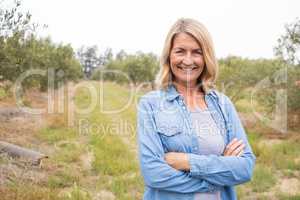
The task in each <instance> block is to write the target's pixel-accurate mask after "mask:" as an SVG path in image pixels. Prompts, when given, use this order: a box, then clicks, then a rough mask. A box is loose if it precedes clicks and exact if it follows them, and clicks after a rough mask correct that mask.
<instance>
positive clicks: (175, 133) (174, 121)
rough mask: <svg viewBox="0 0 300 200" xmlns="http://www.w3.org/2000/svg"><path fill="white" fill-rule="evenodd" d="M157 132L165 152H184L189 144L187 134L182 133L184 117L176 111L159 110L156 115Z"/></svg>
mask: <svg viewBox="0 0 300 200" xmlns="http://www.w3.org/2000/svg"><path fill="white" fill-rule="evenodd" d="M156 125H157V132H158V134H159V135H160V138H161V140H162V143H163V147H164V150H165V152H171V151H173V152H186V151H187V149H188V146H190V145H191V143H190V139H189V136H188V135H187V134H184V119H183V118H182V117H181V116H180V115H178V113H177V114H176V113H164V112H160V113H159V114H157V115H156Z"/></svg>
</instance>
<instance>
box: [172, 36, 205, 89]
mask: <svg viewBox="0 0 300 200" xmlns="http://www.w3.org/2000/svg"><path fill="white" fill-rule="evenodd" d="M170 66H171V71H172V73H173V77H174V81H175V82H176V83H178V84H180V85H184V86H185V87H193V86H196V84H197V79H198V77H199V76H200V74H201V73H202V71H203V69H204V66H205V62H204V58H203V53H202V49H201V47H200V45H199V43H198V42H197V40H196V39H195V38H194V37H192V36H191V35H189V34H187V33H178V34H177V35H176V36H175V37H174V40H173V44H172V48H171V51H170Z"/></svg>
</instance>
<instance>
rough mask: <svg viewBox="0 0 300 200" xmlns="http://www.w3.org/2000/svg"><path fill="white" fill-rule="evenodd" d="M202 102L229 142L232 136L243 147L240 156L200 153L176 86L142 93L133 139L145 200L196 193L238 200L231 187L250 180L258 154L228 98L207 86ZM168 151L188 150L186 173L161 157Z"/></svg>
mask: <svg viewBox="0 0 300 200" xmlns="http://www.w3.org/2000/svg"><path fill="white" fill-rule="evenodd" d="M205 101H206V104H207V106H208V109H209V111H210V112H211V114H212V117H213V119H214V120H215V122H216V124H217V126H218V127H219V128H220V129H221V130H222V136H223V138H224V142H225V144H226V145H227V144H228V143H229V142H230V141H231V140H232V139H233V138H237V139H242V140H243V142H244V144H245V145H246V147H245V149H244V153H243V155H242V156H239V157H237V156H217V155H201V152H200V153H199V152H198V148H199V146H198V145H199V144H198V140H197V135H196V132H195V130H194V128H193V126H192V120H191V116H190V112H189V111H188V109H187V106H186V105H185V103H184V100H183V97H182V95H180V94H179V93H178V92H177V90H176V88H175V86H174V85H170V86H169V87H168V89H167V90H155V91H151V92H148V93H147V94H145V95H143V96H142V97H141V99H140V100H139V104H138V116H137V132H138V137H137V140H138V141H137V142H138V152H139V163H140V169H141V172H142V176H143V178H144V183H145V190H144V198H143V199H144V200H175V199H176V200H180V199H182V200H192V199H196V195H195V193H199V192H213V191H216V190H220V191H221V198H222V200H233V199H237V196H236V192H235V189H234V186H235V185H238V184H241V183H245V182H247V181H250V180H251V177H252V173H253V169H254V165H255V160H256V157H255V155H254V154H253V152H252V149H251V147H250V145H249V143H248V140H247V136H246V134H245V130H244V128H243V126H242V124H241V121H240V119H239V116H238V114H237V111H236V109H235V107H234V105H233V103H232V102H231V100H230V99H229V98H228V97H227V96H226V95H224V94H222V93H220V92H218V91H216V90H210V91H209V92H208V93H207V94H205ZM167 152H184V153H187V155H188V158H189V164H190V171H188V172H187V171H179V170H176V169H174V168H172V167H171V166H170V165H168V164H167V163H166V161H165V160H164V154H165V153H167Z"/></svg>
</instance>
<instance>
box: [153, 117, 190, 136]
mask: <svg viewBox="0 0 300 200" xmlns="http://www.w3.org/2000/svg"><path fill="white" fill-rule="evenodd" d="M155 120H156V125H157V131H158V132H159V133H160V134H162V135H164V136H168V137H170V136H174V135H176V134H179V133H182V131H183V125H184V124H183V119H181V117H180V116H179V115H178V114H176V113H166V112H160V113H157V114H156V117H155Z"/></svg>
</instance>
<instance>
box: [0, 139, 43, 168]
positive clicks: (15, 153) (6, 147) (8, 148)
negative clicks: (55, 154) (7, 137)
mask: <svg viewBox="0 0 300 200" xmlns="http://www.w3.org/2000/svg"><path fill="white" fill-rule="evenodd" d="M0 153H7V154H8V155H9V156H11V157H17V158H24V159H26V160H28V161H29V162H31V164H32V165H37V166H39V165H40V164H41V161H42V159H44V158H48V156H47V155H45V154H42V153H40V152H37V151H33V150H31V149H27V148H24V147H20V146H17V145H14V144H10V143H7V142H2V141H0Z"/></svg>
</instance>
